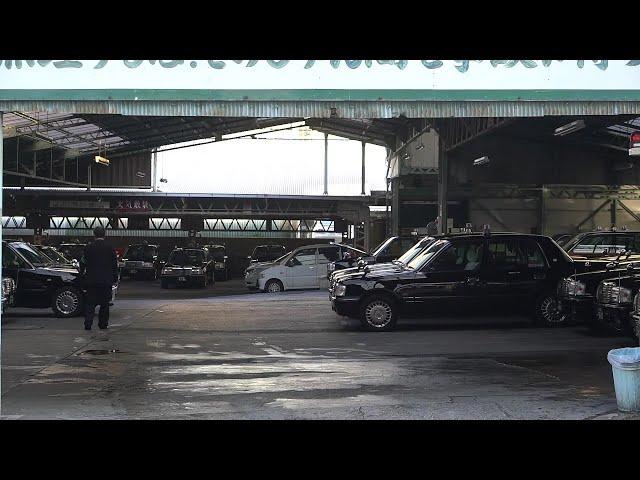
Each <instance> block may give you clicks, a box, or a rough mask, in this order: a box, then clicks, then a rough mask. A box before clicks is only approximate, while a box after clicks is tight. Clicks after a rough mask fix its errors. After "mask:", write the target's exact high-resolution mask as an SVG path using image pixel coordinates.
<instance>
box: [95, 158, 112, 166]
mask: <svg viewBox="0 0 640 480" xmlns="http://www.w3.org/2000/svg"><path fill="white" fill-rule="evenodd" d="M95 160H96V163H99V164H100V165H106V166H107V167H108V166H109V159H108V158H104V157H101V156H100V155H96V156H95Z"/></svg>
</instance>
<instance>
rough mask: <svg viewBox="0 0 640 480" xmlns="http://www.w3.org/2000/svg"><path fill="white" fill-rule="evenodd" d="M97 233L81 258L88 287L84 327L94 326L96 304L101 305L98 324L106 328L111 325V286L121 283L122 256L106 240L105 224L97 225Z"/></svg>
mask: <svg viewBox="0 0 640 480" xmlns="http://www.w3.org/2000/svg"><path fill="white" fill-rule="evenodd" d="M93 235H94V236H95V240H94V241H93V242H92V243H90V244H88V245H87V246H86V247H85V248H84V254H83V256H82V260H81V261H80V273H81V274H82V275H83V276H84V285H85V288H86V289H87V296H86V301H85V303H86V312H85V317H84V329H85V330H91V326H92V325H93V317H94V315H95V311H96V305H100V313H99V314H98V327H100V329H101V330H106V329H107V327H108V326H109V302H110V301H111V287H112V285H114V284H116V283H118V259H117V257H116V251H115V250H114V249H113V247H111V246H110V245H109V244H107V243H105V240H104V237H105V231H104V228H103V227H96V228H95V229H94V230H93Z"/></svg>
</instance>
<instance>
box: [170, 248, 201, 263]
mask: <svg viewBox="0 0 640 480" xmlns="http://www.w3.org/2000/svg"><path fill="white" fill-rule="evenodd" d="M203 262H204V250H174V251H173V252H171V255H170V256H169V263H170V264H171V265H201V264H202V263H203Z"/></svg>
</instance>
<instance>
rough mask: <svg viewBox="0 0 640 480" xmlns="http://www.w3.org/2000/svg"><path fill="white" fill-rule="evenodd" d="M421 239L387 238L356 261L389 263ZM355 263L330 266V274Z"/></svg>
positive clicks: (337, 263) (406, 237)
mask: <svg viewBox="0 0 640 480" xmlns="http://www.w3.org/2000/svg"><path fill="white" fill-rule="evenodd" d="M418 240H419V238H418V237H417V236H415V235H409V236H394V237H389V238H386V239H385V240H384V241H383V242H382V243H381V244H380V245H378V246H377V247H376V248H374V249H373V250H372V251H371V252H370V253H368V254H367V253H365V252H362V253H360V255H359V257H358V258H357V259H356V261H357V262H358V263H363V264H376V263H388V262H391V261H393V260H396V259H398V258H399V257H401V256H402V255H403V254H404V253H405V252H406V251H407V250H409V249H410V248H411V247H413V246H414V245H415V244H416V243H418ZM352 264H353V262H351V263H346V262H333V263H331V264H329V268H328V270H329V274H331V273H332V272H334V271H338V270H342V269H345V268H351V267H352Z"/></svg>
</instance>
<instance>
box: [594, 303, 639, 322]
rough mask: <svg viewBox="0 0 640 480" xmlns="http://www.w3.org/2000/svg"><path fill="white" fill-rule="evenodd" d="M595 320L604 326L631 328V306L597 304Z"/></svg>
mask: <svg viewBox="0 0 640 480" xmlns="http://www.w3.org/2000/svg"><path fill="white" fill-rule="evenodd" d="M594 309H595V318H596V319H597V320H598V322H600V323H603V324H617V325H625V326H631V325H632V322H633V318H632V316H631V313H632V306H631V305H617V304H607V303H596V304H595V306H594Z"/></svg>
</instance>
